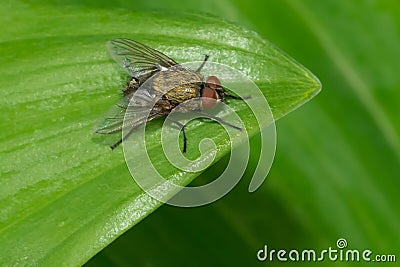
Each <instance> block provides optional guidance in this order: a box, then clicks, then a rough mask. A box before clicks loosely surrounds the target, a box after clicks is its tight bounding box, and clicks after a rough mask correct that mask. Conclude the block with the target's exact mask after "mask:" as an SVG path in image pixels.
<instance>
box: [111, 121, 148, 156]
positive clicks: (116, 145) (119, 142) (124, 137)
mask: <svg viewBox="0 0 400 267" xmlns="http://www.w3.org/2000/svg"><path fill="white" fill-rule="evenodd" d="M143 123H146V118H145V119H142V120H140V121H139V122H138V124H137V125H135V126H132V128H131V129H130V130H129V132H128V133H127V134H126V135H124V136H123V137H122V138H121V139H120V140H119V141H118V142H116V143H115V144H113V145H112V146H110V148H111V150H114V149H115V148H116V147H118V146H119V145H120V144H122V142H124V141H125V140H126V139H127V138H128V137H129V136H131V134H133V132H134V131H135V130H136V128H137V127H139V126H140V125H142V124H143Z"/></svg>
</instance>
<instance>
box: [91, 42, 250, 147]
mask: <svg viewBox="0 0 400 267" xmlns="http://www.w3.org/2000/svg"><path fill="white" fill-rule="evenodd" d="M107 50H108V52H109V54H110V55H111V57H112V58H113V60H114V61H115V62H117V63H118V64H119V65H120V66H122V68H123V69H124V70H125V71H126V72H127V73H128V74H129V77H130V79H129V81H128V83H127V85H126V86H125V88H124V89H123V91H122V94H123V99H122V101H121V103H120V104H118V105H117V108H118V110H117V111H116V112H115V114H114V115H113V116H110V117H106V118H105V119H104V121H103V122H102V123H101V124H100V125H99V126H98V127H97V128H96V132H97V133H99V134H111V133H115V132H118V131H121V130H122V128H123V121H124V117H125V120H128V121H125V126H126V125H128V126H129V127H130V130H129V132H128V133H127V134H126V135H124V137H123V138H121V139H120V140H119V141H118V142H116V143H115V144H113V145H112V146H111V149H115V148H116V147H117V146H118V145H120V144H121V143H122V142H123V141H124V140H125V139H126V138H128V137H129V136H130V135H131V134H132V133H133V132H134V130H135V129H136V128H137V127H139V126H140V125H143V124H145V123H146V122H148V121H150V120H153V119H155V118H158V117H162V116H166V115H168V114H169V113H170V112H171V111H172V110H173V109H174V108H175V107H177V106H178V105H179V104H181V103H183V102H185V101H187V100H191V99H199V101H198V106H196V107H193V108H191V109H190V111H194V112H196V113H198V114H201V115H202V116H205V117H208V118H210V119H213V120H216V121H218V122H220V123H222V124H225V125H228V126H230V127H233V128H235V129H237V130H241V128H240V127H237V126H235V125H232V124H230V123H228V122H226V121H224V120H222V119H221V118H219V117H216V116H213V115H211V114H208V113H205V112H203V110H204V109H208V108H211V107H213V106H215V105H216V104H217V102H218V101H222V102H224V101H225V99H226V98H233V99H242V98H240V97H238V96H234V95H232V94H230V93H229V92H228V91H226V90H225V89H224V87H223V86H222V85H221V82H220V80H219V79H218V78H217V77H216V76H209V77H207V79H205V81H204V77H203V76H202V75H201V74H200V71H201V70H202V68H203V67H204V65H205V63H206V62H207V60H208V56H207V55H206V56H205V58H204V60H203V62H202V64H201V65H200V67H199V68H198V69H197V70H195V71H193V70H189V69H186V68H184V67H183V66H181V65H180V64H178V63H177V62H175V61H174V60H173V59H171V58H170V57H168V56H166V55H165V54H163V53H161V52H159V51H157V50H155V49H153V48H150V47H148V46H147V45H144V44H141V43H139V42H137V41H134V40H131V39H127V38H117V39H112V40H111V41H109V42H108V43H107ZM155 74H157V76H154V75H155ZM150 77H152V79H151V80H149V78H150ZM146 81H150V85H149V86H146V87H145V88H144V90H143V93H141V95H140V99H135V98H139V97H138V96H136V94H135V93H136V92H137V91H138V89H139V87H141V86H142V85H143V84H144V83H145V82H146ZM171 85H172V86H173V87H172V88H173V89H171V90H169V91H167V92H165V87H171ZM175 85H176V86H175ZM141 89H142V88H141ZM155 96H158V98H159V100H157V102H155V104H154V105H152V108H151V111H150V113H149V114H148V116H143V117H140V116H133V115H135V114H126V115H125V113H126V112H129V109H127V108H128V104H129V102H130V101H131V100H133V101H135V102H136V103H139V105H143V107H145V106H147V105H148V104H149V103H152V101H153V100H154V99H155ZM179 111H180V112H187V111H189V110H187V109H186V110H185V109H183V110H179ZM130 115H132V116H130ZM170 120H171V119H170ZM171 121H172V120H171ZM172 122H173V123H174V124H176V125H177V126H179V127H180V129H181V131H182V134H183V152H186V143H187V138H186V133H185V125H183V124H182V123H180V122H179V121H172ZM125 126H124V127H125Z"/></svg>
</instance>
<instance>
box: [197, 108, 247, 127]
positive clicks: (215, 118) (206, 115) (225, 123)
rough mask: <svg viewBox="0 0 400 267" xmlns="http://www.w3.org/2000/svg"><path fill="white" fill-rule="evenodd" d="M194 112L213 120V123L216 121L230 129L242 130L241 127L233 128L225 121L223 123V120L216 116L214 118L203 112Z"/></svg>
mask: <svg viewBox="0 0 400 267" xmlns="http://www.w3.org/2000/svg"><path fill="white" fill-rule="evenodd" d="M194 112H196V113H197V114H200V115H203V116H204V117H207V118H209V119H213V120H215V121H218V122H219V123H221V124H224V125H227V126H230V127H232V128H233V129H236V130H239V131H241V130H242V128H241V127H238V126H235V125H233V124H230V123H229V122H226V121H224V120H223V119H221V118H218V117H216V116H214V115H211V114H208V113H205V112H203V111H200V110H195V111H194Z"/></svg>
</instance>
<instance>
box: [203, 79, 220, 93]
mask: <svg viewBox="0 0 400 267" xmlns="http://www.w3.org/2000/svg"><path fill="white" fill-rule="evenodd" d="M206 84H207V86H208V87H210V88H211V89H214V90H215V89H217V88H221V82H220V81H219V79H218V78H217V77H216V76H209V77H208V78H207V82H206Z"/></svg>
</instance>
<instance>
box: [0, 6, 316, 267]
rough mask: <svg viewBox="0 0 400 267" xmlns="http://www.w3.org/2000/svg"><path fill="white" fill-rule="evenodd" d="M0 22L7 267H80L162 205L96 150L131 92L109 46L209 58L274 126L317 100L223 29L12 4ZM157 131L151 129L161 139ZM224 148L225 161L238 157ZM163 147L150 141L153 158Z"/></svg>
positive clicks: (0, 197)
mask: <svg viewBox="0 0 400 267" xmlns="http://www.w3.org/2000/svg"><path fill="white" fill-rule="evenodd" d="M0 18H1V19H0V21H1V24H2V25H9V27H4V29H3V30H2V31H1V32H0V53H1V55H2V57H1V58H0V88H1V89H2V92H3V95H4V97H3V98H1V100H0V108H1V113H2V114H3V115H2V120H1V121H0V125H1V128H2V131H1V135H0V140H1V144H2V145H1V159H2V165H1V167H0V168H1V169H0V171H1V178H0V183H1V185H0V250H1V251H2V255H6V256H7V257H1V258H0V265H5V266H9V265H40V266H48V265H59V264H64V265H67V266H69V265H79V264H83V263H84V262H86V261H87V260H88V259H89V258H90V257H92V256H93V255H94V254H96V253H97V252H98V251H100V250H101V249H102V248H104V247H105V246H106V245H108V244H109V243H110V242H111V241H113V240H114V239H115V238H117V237H118V236H119V235H121V234H122V233H123V232H125V231H126V230H128V229H129V228H130V227H132V226H133V225H134V224H136V223H138V222H139V221H140V220H142V219H143V218H144V217H146V216H147V215H148V214H150V213H151V212H152V211H154V210H155V209H156V208H157V207H159V206H160V205H161V203H159V202H157V201H155V200H154V199H152V198H150V197H149V196H147V195H146V194H145V193H143V192H142V191H141V190H140V189H139V188H138V187H137V185H136V184H135V183H134V181H133V179H132V177H130V174H129V172H128V170H127V168H126V166H125V163H124V158H123V156H122V152H121V150H116V151H112V152H111V151H110V150H109V148H108V147H107V146H103V145H99V144H96V143H94V141H93V139H94V133H93V130H92V128H93V124H94V123H95V121H96V120H97V119H99V118H100V117H101V116H102V115H103V114H104V112H106V111H107V110H108V109H109V108H110V107H112V106H113V105H114V104H115V103H116V102H117V101H118V98H119V93H118V90H120V88H121V87H122V86H123V84H124V80H123V78H121V73H120V70H118V69H117V68H116V66H115V64H114V63H113V62H112V61H111V60H110V59H109V58H108V56H107V54H106V51H105V43H106V41H108V40H109V39H112V38H115V37H128V38H132V39H135V40H138V41H141V42H143V43H146V44H148V45H149V46H151V47H154V48H156V49H158V50H160V51H162V52H164V53H166V54H167V55H169V56H170V57H172V58H174V59H175V60H177V61H178V62H184V61H194V60H201V59H202V58H203V55H204V54H209V55H211V56H212V60H213V61H216V62H220V63H224V64H227V65H230V66H232V67H234V68H236V69H238V70H240V71H242V72H243V73H244V74H245V75H247V76H248V77H249V78H251V79H253V80H254V81H255V82H256V83H257V85H258V86H259V87H260V89H261V90H262V93H263V94H264V96H265V97H266V98H267V100H268V101H269V103H270V106H271V108H272V111H273V113H274V116H275V118H279V117H281V116H283V115H285V114H287V113H288V112H290V111H291V110H293V109H294V108H296V107H298V106H299V105H301V104H302V103H304V102H306V101H308V100H309V99H310V98H311V97H313V96H314V95H315V94H316V93H318V91H319V90H320V83H319V81H318V80H317V79H316V78H315V77H314V76H313V75H312V74H311V73H310V72H309V71H308V70H307V69H305V68H304V67H302V66H301V65H300V64H298V63H297V62H295V61H294V60H293V59H291V58H290V57H288V56H287V55H286V54H284V53H282V52H281V51H280V50H278V49H277V48H276V47H275V46H273V45H271V44H270V43H269V42H267V41H266V40H265V39H263V38H262V37H260V36H259V35H257V34H256V33H254V32H251V31H248V30H246V29H244V28H242V27H239V26H236V25H235V24H232V23H228V22H226V21H224V20H221V19H217V18H214V17H208V16H205V15H195V14H187V15H177V14H164V13H145V12H131V11H126V10H119V9H109V10H105V9H101V8H94V7H92V8H86V7H83V6H81V7H79V6H78V7H71V6H61V5H53V6H52V5H43V4H40V3H35V2H30V3H25V2H19V1H6V2H5V3H2V8H1V9H0ZM232 106H233V108H234V109H238V110H240V109H242V108H243V105H242V104H240V103H232ZM244 115H245V116H246V112H244ZM250 122H251V120H250V121H249V122H248V123H250ZM159 126H160V122H155V123H153V124H151V125H150V128H151V130H152V131H153V132H154V135H155V136H158V135H159V129H158V128H159ZM249 126H250V125H249ZM210 127H213V128H215V129H217V127H218V126H216V125H213V126H210ZM209 132H210V131H209V128H208V129H207V127H204V126H203V127H202V124H201V123H197V124H194V125H193V126H192V127H191V128H190V130H189V132H188V134H192V136H195V137H194V138H193V139H192V140H191V142H193V143H195V144H197V142H198V140H200V139H201V138H200V137H203V136H207V134H208V133H209ZM194 133H196V134H194ZM250 133H251V134H252V135H254V134H256V133H257V128H252V129H251V131H250ZM216 142H217V144H218V145H220V146H221V147H222V149H221V150H220V151H219V153H218V155H217V159H219V158H221V157H222V156H224V154H226V152H227V151H228V150H229V145H227V144H225V143H226V142H225V143H224V140H222V139H218V140H216ZM158 143H159V142H158V141H157V140H152V141H150V145H149V146H150V147H152V148H151V149H152V150H151V151H150V153H155V152H156V151H157V149H159V145H158ZM196 153H197V151H194V152H193V153H191V152H190V153H188V157H192V156H195V155H196ZM160 165H161V168H162V169H163V170H165V171H166V172H168V171H169V170H171V167H170V166H167V165H166V164H165V163H160ZM197 175H198V174H196V175H183V176H181V181H179V183H180V184H183V185H186V184H188V183H190V182H191V181H192V180H193V179H194V178H195V177H196V176H197Z"/></svg>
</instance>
